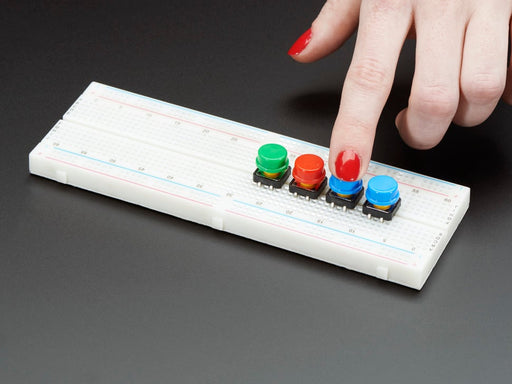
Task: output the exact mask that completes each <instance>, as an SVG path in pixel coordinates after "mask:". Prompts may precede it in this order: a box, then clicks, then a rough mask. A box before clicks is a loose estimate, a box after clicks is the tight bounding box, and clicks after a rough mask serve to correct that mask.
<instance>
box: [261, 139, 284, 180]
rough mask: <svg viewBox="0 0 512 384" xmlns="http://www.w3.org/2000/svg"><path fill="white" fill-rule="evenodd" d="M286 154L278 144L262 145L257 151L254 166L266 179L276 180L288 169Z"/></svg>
mask: <svg viewBox="0 0 512 384" xmlns="http://www.w3.org/2000/svg"><path fill="white" fill-rule="evenodd" d="M288 164H289V160H288V152H287V151H286V148H285V147H283V146H282V145H279V144H273V143H270V144H264V145H262V146H261V147H260V148H259V149H258V157H256V166H257V167H258V170H259V171H260V172H261V173H263V174H264V175H265V176H267V177H271V178H277V177H279V176H281V174H282V173H283V172H285V171H286V170H287V169H288Z"/></svg>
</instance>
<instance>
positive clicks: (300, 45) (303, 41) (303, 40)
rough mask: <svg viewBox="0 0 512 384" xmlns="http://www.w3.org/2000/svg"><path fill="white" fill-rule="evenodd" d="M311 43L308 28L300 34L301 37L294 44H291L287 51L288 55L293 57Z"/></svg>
mask: <svg viewBox="0 0 512 384" xmlns="http://www.w3.org/2000/svg"><path fill="white" fill-rule="evenodd" d="M310 41H311V28H309V29H308V30H307V31H306V32H304V33H303V34H302V36H301V37H299V38H298V39H297V41H296V42H295V43H293V45H292V47H291V48H290V49H289V50H288V54H289V55H290V56H295V55H298V54H299V53H301V52H302V51H303V50H304V48H306V47H307V45H308V44H309V42H310Z"/></svg>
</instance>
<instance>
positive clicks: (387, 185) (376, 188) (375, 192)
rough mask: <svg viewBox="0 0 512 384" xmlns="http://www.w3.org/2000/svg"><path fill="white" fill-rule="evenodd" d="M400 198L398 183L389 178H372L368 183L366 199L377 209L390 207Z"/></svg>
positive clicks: (381, 176)
mask: <svg viewBox="0 0 512 384" xmlns="http://www.w3.org/2000/svg"><path fill="white" fill-rule="evenodd" d="M399 197H400V193H399V191H398V183H397V182H396V180H395V179H393V178H392V177H391V176H386V175H379V176H374V177H372V178H371V179H370V181H368V187H367V188H366V199H367V200H368V201H369V202H370V203H371V204H373V205H375V206H378V207H386V206H392V205H393V204H395V203H396V202H397V201H398V199H399Z"/></svg>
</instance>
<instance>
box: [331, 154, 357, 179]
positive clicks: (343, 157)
mask: <svg viewBox="0 0 512 384" xmlns="http://www.w3.org/2000/svg"><path fill="white" fill-rule="evenodd" d="M334 165H335V167H336V176H337V177H338V179H341V180H343V181H356V180H357V177H358V176H359V171H360V170H361V159H360V158H359V155H358V154H357V153H355V152H354V151H352V150H347V151H341V152H340V153H339V154H338V157H337V158H336V162H335V164H334Z"/></svg>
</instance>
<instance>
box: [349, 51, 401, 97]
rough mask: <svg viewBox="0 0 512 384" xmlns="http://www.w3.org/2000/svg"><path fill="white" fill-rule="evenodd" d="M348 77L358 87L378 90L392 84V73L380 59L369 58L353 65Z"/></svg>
mask: <svg viewBox="0 0 512 384" xmlns="http://www.w3.org/2000/svg"><path fill="white" fill-rule="evenodd" d="M347 78H348V79H350V81H351V82H352V83H353V84H355V85H356V87H358V88H360V89H363V90H367V91H376V90H381V89H383V88H386V87H389V86H391V84H390V83H391V81H392V80H391V79H392V78H391V74H390V72H389V71H387V70H386V69H385V67H384V65H382V63H381V62H380V61H379V60H376V59H372V58H367V59H364V60H361V61H360V62H358V63H356V64H354V65H352V66H351V67H350V69H349V71H348V73H347Z"/></svg>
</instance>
